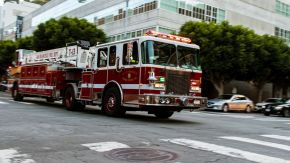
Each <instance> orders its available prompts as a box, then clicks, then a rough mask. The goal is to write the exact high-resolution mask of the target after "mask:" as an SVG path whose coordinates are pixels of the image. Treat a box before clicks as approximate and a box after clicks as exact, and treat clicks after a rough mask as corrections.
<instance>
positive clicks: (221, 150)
mask: <svg viewBox="0 0 290 163" xmlns="http://www.w3.org/2000/svg"><path fill="white" fill-rule="evenodd" d="M161 140H162V141H166V142H170V143H173V144H178V145H182V146H186V147H189V148H193V149H198V150H203V151H209V152H214V153H218V154H222V155H226V156H230V157H235V158H240V159H246V160H249V161H253V162H258V163H273V162H275V163H290V160H284V159H281V158H276V157H270V156H266V155H261V154H257V153H252V152H248V151H243V150H239V149H236V148H230V147H225V146H220V145H215V144H210V143H205V142H201V141H195V140H189V139H161Z"/></svg>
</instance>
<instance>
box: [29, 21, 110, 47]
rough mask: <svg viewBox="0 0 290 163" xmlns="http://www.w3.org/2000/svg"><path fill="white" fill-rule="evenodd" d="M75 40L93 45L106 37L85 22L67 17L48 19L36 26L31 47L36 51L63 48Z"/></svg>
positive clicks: (92, 25) (103, 40)
mask: <svg viewBox="0 0 290 163" xmlns="http://www.w3.org/2000/svg"><path fill="white" fill-rule="evenodd" d="M77 40H86V41H89V42H90V43H91V45H95V44H96V43H97V42H105V40H106V36H105V33H104V32H103V31H102V30H100V29H97V27H96V25H94V24H92V23H89V22H88V21H87V20H84V19H77V18H68V17H62V18H61V19H59V20H55V19H50V20H49V21H47V22H45V23H41V24H40V25H38V27H37V29H36V30H35V31H34V32H33V47H34V50H36V51H42V50H48V49H54V48H59V47H63V46H65V45H66V43H70V42H75V41H77Z"/></svg>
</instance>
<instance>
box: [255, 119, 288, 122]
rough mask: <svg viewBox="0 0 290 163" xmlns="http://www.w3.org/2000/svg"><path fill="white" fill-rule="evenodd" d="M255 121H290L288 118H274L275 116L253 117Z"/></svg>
mask: <svg viewBox="0 0 290 163" xmlns="http://www.w3.org/2000/svg"><path fill="white" fill-rule="evenodd" d="M254 120H256V121H265V122H266V121H267V122H290V120H287V119H276V118H257V119H254Z"/></svg>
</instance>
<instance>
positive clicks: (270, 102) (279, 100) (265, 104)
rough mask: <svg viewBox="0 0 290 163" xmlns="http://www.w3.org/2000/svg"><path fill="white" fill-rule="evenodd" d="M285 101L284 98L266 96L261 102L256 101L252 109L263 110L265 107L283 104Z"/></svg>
mask: <svg viewBox="0 0 290 163" xmlns="http://www.w3.org/2000/svg"><path fill="white" fill-rule="evenodd" d="M285 101H287V99H285V98H267V99H266V100H264V101H262V102H259V103H256V105H255V109H254V111H256V112H264V110H265V109H266V108H268V107H271V106H276V105H281V104H284V103H285Z"/></svg>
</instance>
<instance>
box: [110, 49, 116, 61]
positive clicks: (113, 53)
mask: <svg viewBox="0 0 290 163" xmlns="http://www.w3.org/2000/svg"><path fill="white" fill-rule="evenodd" d="M115 64H116V46H111V47H110V54H109V66H115Z"/></svg>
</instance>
